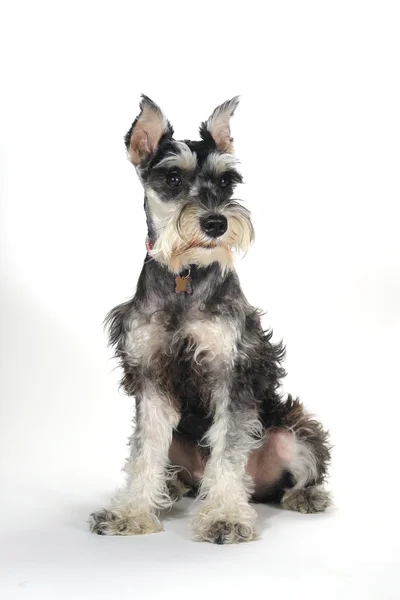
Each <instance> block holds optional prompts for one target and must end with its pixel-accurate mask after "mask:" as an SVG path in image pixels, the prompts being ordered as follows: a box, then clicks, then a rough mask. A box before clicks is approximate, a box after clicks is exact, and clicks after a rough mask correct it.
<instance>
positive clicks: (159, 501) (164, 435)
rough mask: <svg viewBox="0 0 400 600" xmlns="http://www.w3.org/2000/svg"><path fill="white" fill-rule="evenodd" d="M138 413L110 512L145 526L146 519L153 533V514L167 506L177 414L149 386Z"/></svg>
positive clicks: (165, 400)
mask: <svg viewBox="0 0 400 600" xmlns="http://www.w3.org/2000/svg"><path fill="white" fill-rule="evenodd" d="M138 411H139V414H138V415H137V418H138V421H139V425H138V426H137V427H136V429H135V433H134V435H133V437H132V440H131V444H132V448H131V456H130V458H129V459H128V461H127V463H126V466H125V469H124V470H125V472H126V474H127V482H126V486H125V488H123V489H121V490H119V491H118V492H117V494H116V496H115V497H114V499H113V501H112V505H111V510H112V512H113V513H114V514H116V515H117V517H118V518H119V519H121V518H122V519H126V520H127V521H128V522H129V521H130V520H133V521H135V520H138V521H139V522H142V521H143V522H145V523H146V527H148V526H149V525H148V523H149V519H150V523H151V522H154V527H155V529H154V530H159V522H158V520H157V519H156V513H157V511H158V510H160V509H163V508H168V507H169V506H170V505H171V499H170V496H169V493H168V489H167V485H166V475H165V473H166V468H167V465H168V450H169V447H170V445H171V441H172V431H173V429H174V428H175V427H176V426H177V424H178V422H179V414H178V412H177V411H176V409H175V408H174V407H173V406H172V404H171V402H170V399H169V398H166V397H165V396H163V395H162V394H161V393H160V391H159V390H158V389H157V387H156V386H154V385H152V384H150V383H148V384H146V387H145V390H144V391H143V394H142V398H141V401H140V403H139V407H138ZM150 527H151V526H150ZM130 529H132V527H131V528H130ZM146 532H148V531H146ZM139 533H143V531H140V532H139Z"/></svg>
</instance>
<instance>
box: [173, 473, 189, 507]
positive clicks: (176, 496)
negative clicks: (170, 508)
mask: <svg viewBox="0 0 400 600" xmlns="http://www.w3.org/2000/svg"><path fill="white" fill-rule="evenodd" d="M167 487H168V494H169V497H170V499H171V502H178V500H180V499H181V498H183V497H184V496H186V495H187V494H189V492H190V491H191V490H190V488H189V487H187V486H186V485H185V484H184V483H183V481H181V480H180V479H178V478H174V479H170V480H169V481H167Z"/></svg>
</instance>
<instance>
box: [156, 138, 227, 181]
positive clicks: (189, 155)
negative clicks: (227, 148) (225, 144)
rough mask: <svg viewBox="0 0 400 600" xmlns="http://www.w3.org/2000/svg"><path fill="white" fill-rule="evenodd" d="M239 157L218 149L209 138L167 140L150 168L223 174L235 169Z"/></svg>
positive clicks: (161, 145)
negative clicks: (199, 139)
mask: <svg viewBox="0 0 400 600" xmlns="http://www.w3.org/2000/svg"><path fill="white" fill-rule="evenodd" d="M236 165H237V159H236V158H235V157H234V156H233V155H231V154H226V153H222V152H220V151H218V149H217V148H216V146H215V143H213V142H211V141H208V140H201V141H197V140H196V141H193V140H174V139H168V140H165V141H164V142H163V143H162V144H160V147H159V149H158V151H157V153H156V156H155V157H154V158H153V160H152V162H151V165H150V168H157V169H159V168H161V167H162V168H165V169H168V170H173V169H179V170H184V171H192V172H201V173H202V174H203V175H213V174H221V173H223V172H224V171H227V170H232V169H235V167H236Z"/></svg>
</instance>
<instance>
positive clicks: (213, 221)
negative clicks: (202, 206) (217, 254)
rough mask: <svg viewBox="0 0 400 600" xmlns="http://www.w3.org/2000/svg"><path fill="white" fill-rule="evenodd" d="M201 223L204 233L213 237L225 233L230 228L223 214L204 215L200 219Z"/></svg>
mask: <svg viewBox="0 0 400 600" xmlns="http://www.w3.org/2000/svg"><path fill="white" fill-rule="evenodd" d="M200 225H201V228H202V230H203V231H204V233H206V234H207V235H208V236H210V237H213V238H217V237H220V236H221V235H224V233H225V231H226V230H227V229H228V221H227V219H226V217H224V216H223V215H210V216H208V217H203V218H202V219H201V221H200Z"/></svg>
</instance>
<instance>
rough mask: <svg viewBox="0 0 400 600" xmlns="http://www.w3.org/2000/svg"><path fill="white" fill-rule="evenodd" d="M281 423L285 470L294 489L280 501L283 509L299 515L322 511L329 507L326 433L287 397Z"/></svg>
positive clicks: (327, 436) (328, 453)
mask: <svg viewBox="0 0 400 600" xmlns="http://www.w3.org/2000/svg"><path fill="white" fill-rule="evenodd" d="M284 423H285V429H286V432H287V433H286V435H290V436H291V439H290V442H289V447H288V448H289V452H288V456H287V457H286V465H285V467H286V469H287V471H289V473H290V474H291V475H292V479H293V487H291V488H290V489H287V490H286V491H285V493H284V495H283V497H282V499H281V505H282V507H283V508H286V509H289V510H295V511H299V512H302V513H315V512H320V511H323V510H325V509H326V508H327V507H328V506H329V505H330V504H331V497H330V494H329V492H328V491H327V490H326V489H325V488H324V485H323V483H324V481H325V478H326V475H327V469H328V465H329V462H330V445H329V442H328V439H329V435H328V432H327V431H325V430H324V428H323V427H322V425H321V423H319V421H317V420H316V419H314V418H313V417H312V416H310V415H309V414H307V412H306V411H305V410H304V408H303V405H302V404H301V402H300V401H299V400H293V399H292V398H291V397H290V396H289V398H288V399H287V400H286V403H285V416H284Z"/></svg>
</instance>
